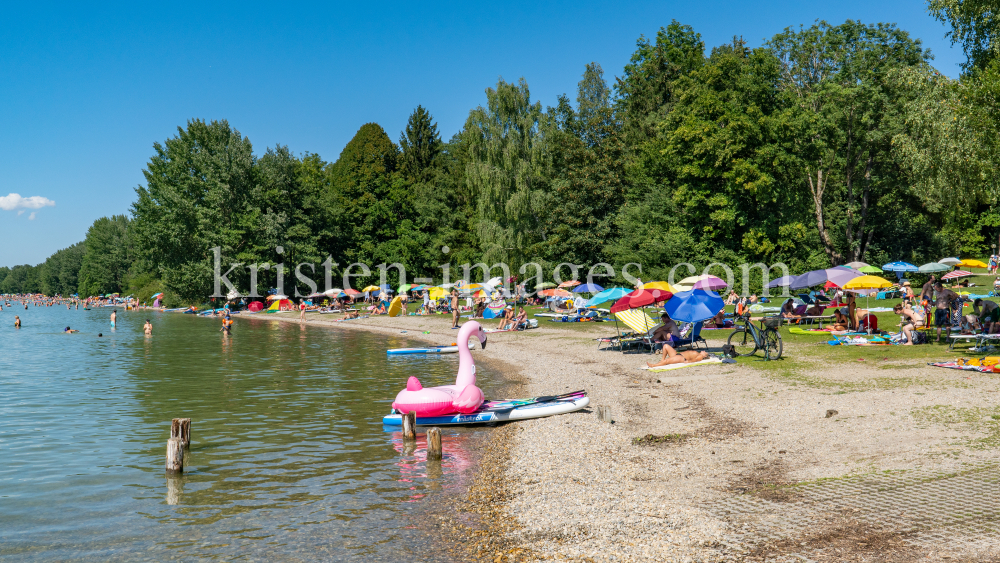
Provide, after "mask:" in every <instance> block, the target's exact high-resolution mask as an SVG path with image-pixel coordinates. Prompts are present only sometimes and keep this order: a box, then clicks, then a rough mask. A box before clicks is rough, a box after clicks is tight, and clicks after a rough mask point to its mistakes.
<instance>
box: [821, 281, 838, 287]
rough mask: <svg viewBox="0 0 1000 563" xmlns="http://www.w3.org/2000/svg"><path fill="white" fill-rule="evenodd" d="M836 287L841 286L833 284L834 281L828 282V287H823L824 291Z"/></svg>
mask: <svg viewBox="0 0 1000 563" xmlns="http://www.w3.org/2000/svg"><path fill="white" fill-rule="evenodd" d="M835 287H840V286H839V285H837V284H835V283H833V282H832V281H828V282H826V285H824V286H823V289H833V288H835Z"/></svg>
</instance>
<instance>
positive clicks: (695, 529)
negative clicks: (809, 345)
mask: <svg viewBox="0 0 1000 563" xmlns="http://www.w3.org/2000/svg"><path fill="white" fill-rule="evenodd" d="M330 316H333V315H330ZM255 318H267V319H273V320H279V319H280V320H284V321H288V322H299V321H298V315H297V314H294V315H292V314H278V315H266V316H265V315H257V316H255ZM306 322H307V323H308V324H315V325H329V326H331V327H332V328H335V329H340V330H367V331H373V332H378V333H383V334H387V335H388V334H392V335H400V334H401V332H402V331H406V334H405V336H406V337H408V338H415V339H421V340H426V341H428V342H433V343H447V342H450V341H453V340H454V335H455V331H453V330H450V328H449V324H450V318H448V319H446V318H444V317H440V316H430V317H416V316H410V317H399V318H388V317H374V318H368V319H361V320H354V321H349V322H334V321H333V319H327V318H323V317H320V316H319V315H316V314H311V315H309V316H308V317H307V321H306ZM486 324H492V322H491V321H487V323H486ZM541 324H542V326H541V328H539V329H536V330H531V331H526V332H521V333H498V334H491V335H489V345H488V347H487V349H486V350H477V351H476V352H475V354H476V359H477V362H479V361H487V362H489V363H490V364H491V365H492V366H495V367H496V368H497V369H499V370H500V371H501V372H503V373H505V375H506V376H507V377H508V378H509V380H510V382H511V383H510V388H509V389H507V390H506V391H508V392H511V393H512V394H513V393H517V394H518V395H522V396H533V395H543V394H553V393H559V392H565V391H571V390H575V389H586V390H587V392H588V394H589V395H590V397H591V407H590V408H588V409H585V410H583V411H579V412H577V413H573V414H569V415H564V416H556V417H550V418H544V419H535V420H528V421H524V422H519V423H517V424H511V425H507V426H504V427H501V428H498V429H497V430H496V432H495V435H494V437H493V439H492V440H491V443H490V445H489V447H488V451H487V452H485V453H484V456H485V457H484V463H483V466H482V468H481V469H480V474H479V476H478V477H477V479H476V482H475V484H474V485H473V487H472V490H471V491H470V494H469V499H468V503H467V504H466V509H468V510H473V511H477V512H479V513H480V516H481V517H482V518H481V520H480V521H481V525H477V526H474V527H466V529H465V531H466V533H467V537H468V538H469V540H470V543H471V545H473V546H474V547H473V548H472V552H471V553H470V554H469V556H470V557H475V558H477V559H481V560H489V561H507V560H510V561H515V560H516V561H525V560H548V559H555V560H575V561H744V560H755V561H756V560H760V561H764V560H766V561H802V560H807V561H808V560H813V561H835V560H836V561H910V560H914V559H920V560H932V561H933V560H942V561H961V560H969V561H972V560H977V561H978V560H985V559H988V558H991V557H997V556H998V554H1000V551H997V547H996V546H997V545H1000V535H996V534H997V532H995V531H991V530H994V529H993V528H990V526H989V525H986V524H982V522H979V521H978V520H977V521H976V522H975V523H976V525H977V526H979V527H978V528H975V529H976V530H980V531H979V532H976V533H972V532H969V531H968V530H972V529H973V527H971V526H969V525H968V524H969V523H970V522H971V521H970V520H969V519H968V518H966V519H965V520H959V521H958V522H959V524H955V522H956V520H955V517H954V515H952V514H951V513H948V514H944V513H942V514H940V515H937V516H935V514H937V513H933V514H931V513H930V512H927V513H922V512H921V510H923V509H926V508H927V506H926V505H927V504H928V502H927V498H925V497H926V493H923V492H919V491H917V490H916V489H914V488H913V487H917V486H920V484H923V483H929V482H934V483H938V482H941V483H945V482H946V481H941V480H942V479H951V478H956V476H959V477H961V478H965V479H968V478H975V476H976V475H980V474H983V473H982V472H983V471H988V470H989V471H992V469H991V468H992V467H994V466H996V465H997V462H1000V460H998V459H997V456H996V448H997V447H1000V426H998V425H1000V410H998V409H997V406H996V401H997V395H996V393H997V392H998V390H1000V383H998V379H997V378H996V377H995V376H993V375H989V374H980V373H974V374H970V373H969V372H962V371H955V370H943V369H938V368H930V367H927V366H924V365H920V364H906V365H898V366H897V365H895V364H894V363H893V362H891V361H888V360H882V359H881V358H880V357H879V353H878V352H877V351H875V350H870V349H864V350H859V352H858V354H859V356H862V357H861V358H859V359H862V360H867V361H862V362H855V363H852V364H849V365H843V364H842V363H841V364H839V365H833V364H830V363H824V362H820V361H816V362H814V363H809V361H808V360H807V359H803V358H804V357H808V350H807V349H806V348H805V346H803V345H800V346H798V347H796V346H795V345H789V344H786V348H785V355H786V356H789V357H794V358H796V359H797V360H798V361H797V362H796V363H795V364H794V366H795V367H794V368H785V367H784V365H783V364H781V362H771V363H769V364H764V362H759V361H757V359H755V358H751V359H748V360H743V361H741V362H740V363H739V364H735V365H732V364H715V365H705V366H692V367H688V368H684V369H679V370H673V371H668V372H660V373H654V372H649V371H644V370H640V369H639V368H640V367H641V366H643V365H644V363H645V362H646V361H648V360H650V359H651V358H652V356H650V355H648V354H631V353H630V354H622V353H620V352H612V351H603V350H598V349H597V343H596V341H595V340H594V338H595V337H597V336H599V335H607V334H609V333H613V332H614V326H613V325H608V324H588V325H586V326H580V325H576V326H573V327H563V326H560V325H557V324H554V323H553V324H549V323H545V322H542V323H541ZM425 331H426V332H428V333H425ZM716 332H717V333H716ZM716 332H712V333H708V332H706V335H707V336H706V337H707V338H708V340H709V345H710V346H711V347H712V349H713V350H718V349H719V347H720V346H721V344H722V340H723V339H724V338H725V337H726V336H728V333H729V331H716ZM596 406H606V407H608V408H610V410H611V414H612V417H613V419H614V421H613V423H611V424H608V423H604V422H600V421H599V420H598V418H597V416H596V414H595V409H594V407H596ZM994 412H995V414H991V413H994ZM969 413H977V416H978V418H975V417H970V414H969ZM973 418H975V420H973ZM991 420H992V421H998V422H997V424H992V425H991V423H990V421H991ZM977 471H979V473H976V472H977ZM914 472H916V473H919V475H921V476H923V477H921V478H919V479H917V478H915V477H912V476H913V475H916V473H914ZM969 475H971V476H972V477H968V476H969ZM991 475H992V473H991ZM893 479H895V481H892V482H891V483H890V484H889V485H885V483H886V482H888V481H886V480H893ZM907 479H908V480H907ZM876 480H881V481H878V483H881V485H878V484H876V485H873V486H872V488H871V489H870V491H869V489H868V488H866V487H868V483H870V482H871V483H874V482H875V481H876ZM892 483H896V484H897V485H898V486H897V485H893V484H892ZM848 486H850V487H853V488H852V489H850V490H848V489H845V488H844V487H848ZM968 486H969V485H966V487H965V488H968ZM831 487H832V488H831ZM836 487H840V489H837V488H836ZM887 487H888V489H887ZM885 490H893V491H897V492H896V493H894V495H890V496H884V493H883V492H880V491H885ZM942 490H945V492H943V493H941V494H943V495H945V497H947V498H944V500H940V499H937V500H935V499H934V498H931V503H930V504H932V505H934V504H937V505H938V506H939V507H940V506H945V505H948V503H949V502H952V500H953V501H954V503H955V504H956V506H957V507H958V508H956V510H959V509H961V508H962V507H963V506H966V505H967V503H966V501H965V500H963V497H962V494H963V493H962V491H961V490H956V491H955V492H954V493H952V492H949V491H951V489H950V488H947V487H945V488H944V489H942ZM987 490H988V489H987ZM992 490H993V493H992V494H993V496H994V497H995V496H996V495H997V491H996V488H995V485H994V487H993V489H992ZM837 491H839V492H837ZM845 491H847V492H845ZM876 493H877V494H876ZM911 493H912V494H911ZM810 495H812V496H810ZM852 495H853V496H852ZM878 495H883V496H878ZM908 495H910V496H913V497H914V498H910V496H908ZM920 495H923V497H920V498H917V497H919V496H920ZM948 495H951V496H948ZM952 497H954V499H952ZM921 498H923V500H922V501H921V500H920V499H921ZM942 503H943V504H942ZM921 507H923V508H921ZM941 510H944V509H943V508H942V509H941ZM893 511H897V512H893ZM925 512H926V510H925ZM932 512H933V511H932ZM945 512H947V511H945ZM991 518H992V519H993V520H992V521H996V516H990V514H986V515H985V516H983V521H984V522H987V524H988V522H989V521H991V520H990V519H991ZM963 522H964V523H965V524H966V525H965V526H964V528H968V530H966V531H967V532H968V533H965V535H961V534H940V535H934V533H936V532H940V531H941V530H945V531H947V530H950V529H952V527H954V526H956V525H962V523H963ZM980 524H982V525H980ZM964 528H963V529H964Z"/></svg>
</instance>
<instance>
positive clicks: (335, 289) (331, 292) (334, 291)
mask: <svg viewBox="0 0 1000 563" xmlns="http://www.w3.org/2000/svg"><path fill="white" fill-rule="evenodd" d="M342 293H344V290H343V289H340V288H339V287H331V288H330V289H328V290H326V291H324V292H323V295H325V296H327V297H337V296H339V295H341V294H342Z"/></svg>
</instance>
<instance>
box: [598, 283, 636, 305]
mask: <svg viewBox="0 0 1000 563" xmlns="http://www.w3.org/2000/svg"><path fill="white" fill-rule="evenodd" d="M629 293H632V290H631V289H626V288H624V287H610V288H608V289H605V290H604V291H602V292H600V293H598V294H597V295H595V296H593V297H591V298H590V301H589V302H588V305H589V306H594V305H597V304H598V303H604V302H607V301H618V300H619V299H621V298H622V297H625V296H626V295H628V294H629Z"/></svg>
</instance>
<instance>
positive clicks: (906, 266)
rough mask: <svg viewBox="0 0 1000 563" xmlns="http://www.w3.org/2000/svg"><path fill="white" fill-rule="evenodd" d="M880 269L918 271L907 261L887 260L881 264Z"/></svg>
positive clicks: (887, 270)
mask: <svg viewBox="0 0 1000 563" xmlns="http://www.w3.org/2000/svg"><path fill="white" fill-rule="evenodd" d="M882 270H883V271H886V272H917V271H919V270H918V268H917V267H916V266H914V265H913V264H910V263H909V262H889V263H888V264H884V265H883V266H882Z"/></svg>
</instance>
